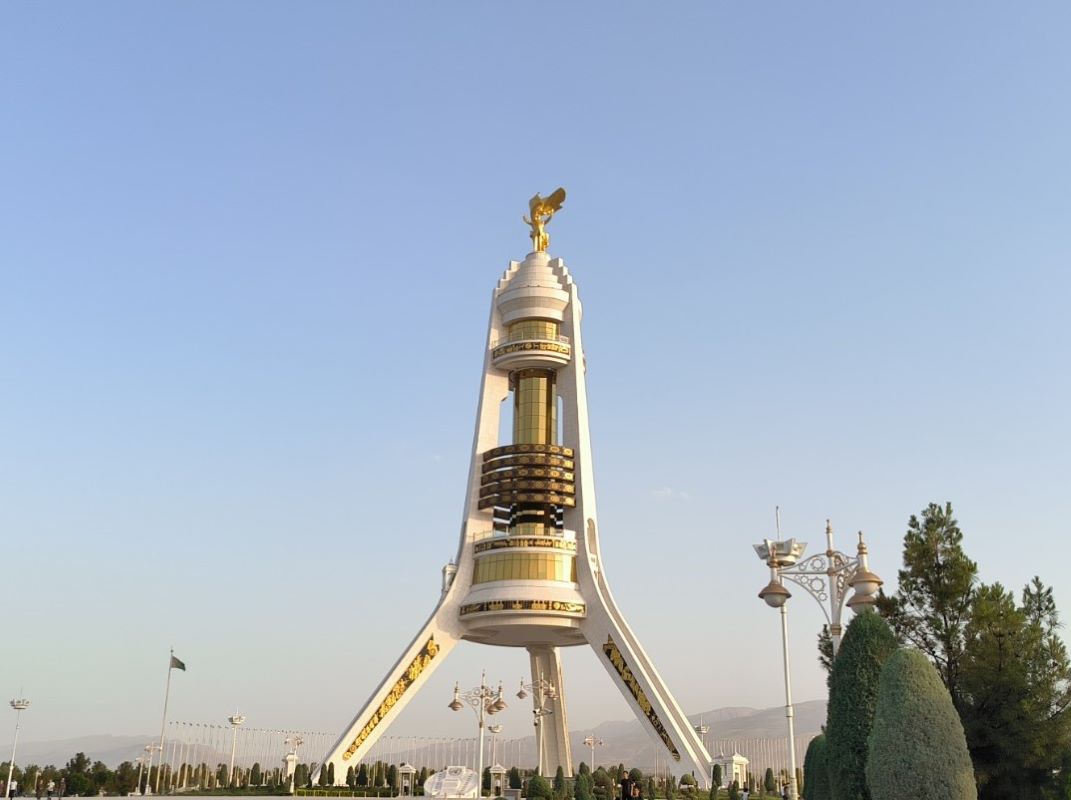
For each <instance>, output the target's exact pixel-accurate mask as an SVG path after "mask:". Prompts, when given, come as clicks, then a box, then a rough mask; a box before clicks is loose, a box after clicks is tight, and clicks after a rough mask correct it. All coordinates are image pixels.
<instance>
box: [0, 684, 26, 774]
mask: <svg viewBox="0 0 1071 800" xmlns="http://www.w3.org/2000/svg"><path fill="white" fill-rule="evenodd" d="M11 707H12V708H13V709H15V741H13V742H12V743H11V761H9V762H8V765H7V783H5V784H4V792H5V793H6V794H8V795H10V794H11V776H12V774H13V773H14V772H15V748H16V747H18V745H19V722H20V720H21V719H22V712H23V711H25V710H26V709H27V708H29V707H30V701H29V700H27V699H26V698H25V697H20V698H18V699H16V700H12V701H11Z"/></svg>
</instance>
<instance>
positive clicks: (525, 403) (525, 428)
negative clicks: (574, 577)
mask: <svg viewBox="0 0 1071 800" xmlns="http://www.w3.org/2000/svg"><path fill="white" fill-rule="evenodd" d="M556 378H557V375H556V374H555V372H554V370H550V369H523V370H518V371H517V372H515V373H513V375H512V376H511V379H512V382H513V443H514V444H556V443H557V442H556V441H555V440H556V439H557V437H558V393H557V391H556ZM554 520H555V508H554V506H547V505H536V504H529V503H518V504H516V505H514V507H513V509H512V514H511V520H510V533H511V534H518V535H540V534H543V533H546V532H547V531H549V530H552V529H554V528H555V522H554Z"/></svg>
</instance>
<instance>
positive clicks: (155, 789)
mask: <svg viewBox="0 0 1071 800" xmlns="http://www.w3.org/2000/svg"><path fill="white" fill-rule="evenodd" d="M174 657H175V648H174V647H172V648H171V655H169V656H168V658H167V687H166V688H165V689H164V716H163V719H161V720H160V763H159V765H157V767H156V785H155V786H154V787H153V790H152V791H153V794H159V793H160V773H161V772H163V771H164V770H163V766H164V728H165V727H167V700H168V698H169V697H170V696H171V659H173V658H174ZM149 769H150V770H151V769H152V756H151V754H150V756H149Z"/></svg>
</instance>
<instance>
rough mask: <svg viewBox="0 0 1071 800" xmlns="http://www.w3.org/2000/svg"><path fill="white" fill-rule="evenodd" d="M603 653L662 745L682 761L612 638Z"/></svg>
mask: <svg viewBox="0 0 1071 800" xmlns="http://www.w3.org/2000/svg"><path fill="white" fill-rule="evenodd" d="M602 651H603V652H604V653H606V657H607V658H608V659H610V663H611V664H612V665H613V667H614V669H615V670H617V674H618V675H620V676H621V680H623V681H624V682H625V686H627V687H628V690H629V692H631V693H632V696H633V697H634V698H635V700H636V704H637V705H638V706H639V707H640V710H641V711H642V712H643V715H644V716H645V717H647V721H648V722H650V723H651V727H653V728H654V729H655V733H657V734H658V738H659V739H661V740H662V744H664V745H665V746H666V749H667V750H669V753H670V755H672V756H673V760H674V761H680V760H681V754H680V752H679V751H678V750H677V748H676V747H675V746H674V745H673V740H672V739H670V738H669V733H668V732H667V731H666V726H665V725H663V724H662V720H660V719H659V718H658V714H657V713H656V712H655V710H654V707H652V705H651V701H650V700H648V699H647V695H646V694H645V693H644V691H643V689H642V688H641V687H640V682H639V681H637V680H636V676H635V675H633V674H632V670H631V669H629V666H628V664H626V663H625V657H624V656H623V655H621V651H620V650H619V649H618V648H617V645H616V644H615V643H614V639H613V637H612V636H607V637H606V644H604V645H603V646H602Z"/></svg>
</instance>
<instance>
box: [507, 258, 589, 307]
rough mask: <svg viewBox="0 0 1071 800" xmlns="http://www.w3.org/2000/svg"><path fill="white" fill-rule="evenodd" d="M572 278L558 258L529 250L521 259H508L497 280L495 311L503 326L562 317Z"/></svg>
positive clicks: (567, 302)
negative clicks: (523, 320)
mask: <svg viewBox="0 0 1071 800" xmlns="http://www.w3.org/2000/svg"><path fill="white" fill-rule="evenodd" d="M572 283H573V278H572V276H571V275H569V269H568V267H566V266H565V262H564V261H563V260H562V259H560V258H551V257H550V256H549V255H548V254H547V253H529V254H528V256H527V257H526V258H525V259H524V261H521V262H517V261H511V262H510V265H509V268H508V269H507V270H506V272H505V273H504V274H503V275H502V280H500V281H499V282H498V292H497V300H496V302H497V304H498V313H499V314H500V315H501V317H502V324H503V325H510V324H511V323H513V322H518V321H520V320H522V319H552V320H555V321H556V322H561V321H562V320H564V319H565V307H566V306H567V305H568V304H569V287H570V286H571V285H572Z"/></svg>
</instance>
